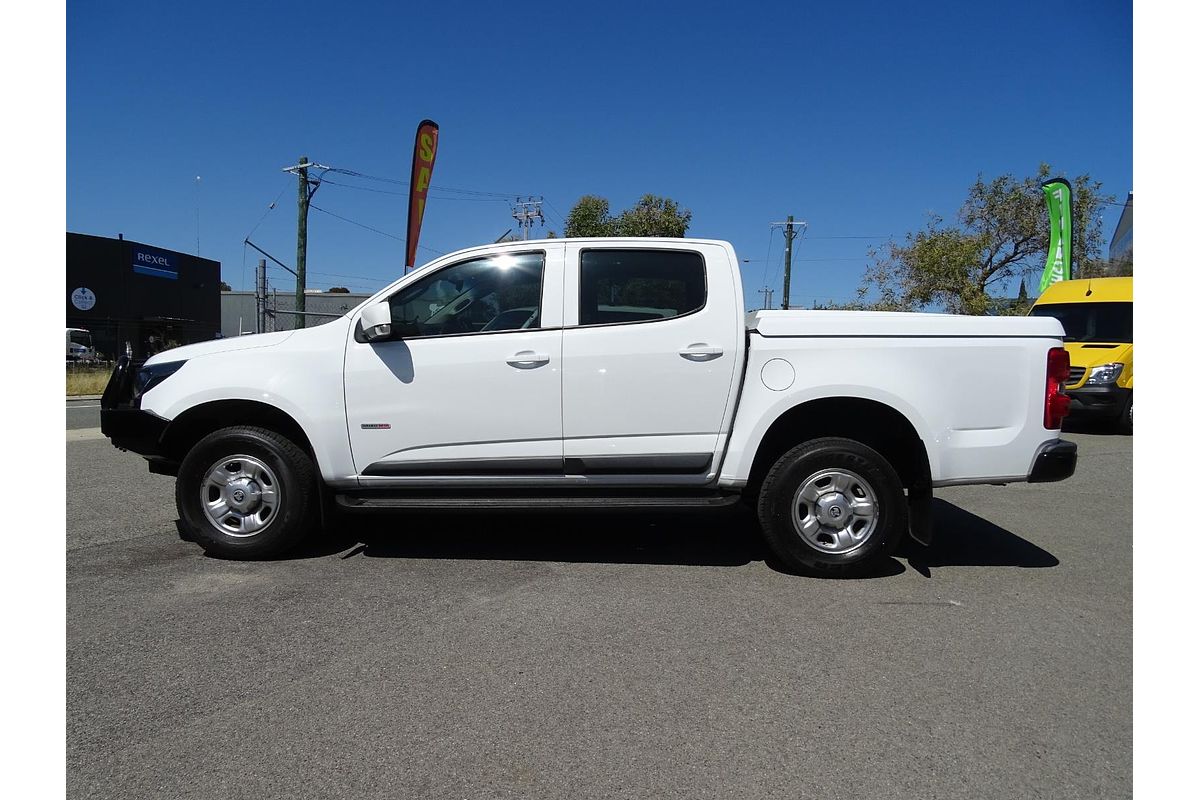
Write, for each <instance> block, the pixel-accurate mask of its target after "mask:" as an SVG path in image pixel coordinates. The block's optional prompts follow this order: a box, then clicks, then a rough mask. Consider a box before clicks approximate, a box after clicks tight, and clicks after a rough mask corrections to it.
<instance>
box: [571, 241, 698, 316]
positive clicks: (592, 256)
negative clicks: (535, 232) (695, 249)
mask: <svg viewBox="0 0 1200 800" xmlns="http://www.w3.org/2000/svg"><path fill="white" fill-rule="evenodd" d="M706 293H707V289H706V286H705V282H704V259H703V257H702V256H701V255H700V254H699V253H691V252H684V251H679V250H608V249H603V250H584V251H583V253H582V254H581V255H580V260H579V324H580V325H613V324H621V323H629V322H655V321H658V320H663V319H670V318H672V317H680V316H683V315H684V314H691V313H692V312H694V311H698V310H700V309H701V308H703V307H704V303H705V299H706Z"/></svg>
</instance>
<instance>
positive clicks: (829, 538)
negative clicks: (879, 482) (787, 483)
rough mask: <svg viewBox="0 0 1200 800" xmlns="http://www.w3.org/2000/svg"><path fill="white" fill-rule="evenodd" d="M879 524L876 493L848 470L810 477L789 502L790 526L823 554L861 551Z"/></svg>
mask: <svg viewBox="0 0 1200 800" xmlns="http://www.w3.org/2000/svg"><path fill="white" fill-rule="evenodd" d="M878 523H879V503H878V501H877V500H876V499H875V490H874V489H872V488H871V484H869V483H867V482H866V481H865V480H863V479H862V477H861V476H859V475H857V474H856V473H854V472H851V471H850V470H848V469H823V470H821V471H820V472H817V473H815V474H813V475H810V476H809V477H808V478H806V479H805V480H804V482H802V483H801V484H800V488H799V489H797V490H796V496H795V497H794V498H793V499H792V524H793V525H794V526H795V528H796V531H797V532H798V533H799V534H800V536H801V538H802V539H804V541H805V542H806V543H807V544H808V545H809V546H810V547H812V548H813V549H815V550H820V551H821V552H823V553H849V552H850V551H851V550H854V549H855V548H858V547H861V546H862V545H863V543H864V542H866V541H867V539H869V538H871V534H872V533H874V532H875V527H876V526H877V525H878Z"/></svg>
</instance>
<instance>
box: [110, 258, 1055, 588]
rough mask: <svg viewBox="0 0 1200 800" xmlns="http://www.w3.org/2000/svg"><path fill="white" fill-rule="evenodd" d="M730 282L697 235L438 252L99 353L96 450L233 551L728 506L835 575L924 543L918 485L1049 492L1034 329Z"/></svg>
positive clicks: (1047, 343) (216, 549)
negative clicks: (181, 335) (282, 310)
mask: <svg viewBox="0 0 1200 800" xmlns="http://www.w3.org/2000/svg"><path fill="white" fill-rule="evenodd" d="M738 264H739V262H738V259H737V256H736V255H735V253H734V250H733V247H732V246H731V245H730V244H728V243H727V242H721V241H711V240H700V239H657V238H655V239H616V238H614V239H565V240H563V239H556V240H547V241H529V242H512V243H505V244H497V245H489V246H486V247H477V248H472V249H468V250H463V251H460V252H457V253H453V254H450V255H447V256H444V257H442V258H439V259H438V260H436V261H434V262H431V263H429V264H427V265H425V266H424V267H422V268H421V269H419V270H416V271H414V272H412V273H410V274H409V275H406V276H405V277H403V278H401V279H400V280H398V281H396V282H395V283H393V284H391V285H390V286H388V287H387V288H386V289H384V290H382V291H380V292H379V293H378V294H376V295H375V296H373V297H372V298H370V299H369V300H367V301H366V302H364V303H363V304H361V305H360V306H358V307H357V308H355V309H354V310H352V311H351V312H349V313H347V314H346V315H345V316H344V317H341V318H339V319H337V320H335V321H333V322H330V323H328V324H325V325H322V326H320V327H317V328H311V329H306V330H298V331H288V332H279V333H268V334H261V335H255V336H245V337H239V338H237V339H226V340H221V341H214V342H206V343H202V344H194V345H189V346H186V347H180V348H176V349H173V350H170V351H167V352H164V353H160V354H158V355H156V356H154V357H152V358H150V359H149V360H147V361H145V362H144V363H135V362H130V361H127V360H122V361H121V362H120V363H119V364H118V365H117V367H116V369H115V370H114V372H113V376H112V378H111V379H110V381H109V385H108V387H107V389H106V391H105V393H104V398H103V400H102V403H101V405H102V411H101V421H102V427H103V431H104V433H105V435H107V436H108V437H110V438H111V440H112V442H113V444H114V445H116V446H117V447H119V448H122V449H127V450H132V451H134V452H136V453H140V454H141V455H143V456H145V457H146V458H147V459H148V460H149V463H150V469H151V470H152V471H154V472H159V473H165V474H170V475H175V476H176V484H175V487H176V488H175V500H176V503H177V506H178V511H179V516H180V519H181V521H182V523H183V525H184V526H185V527H186V528H187V529H188V531H189V532H190V533H191V535H192V537H193V538H194V540H195V541H196V542H198V543H199V544H200V545H201V546H202V547H204V549H206V550H208V551H210V552H212V553H215V554H219V555H221V556H225V557H233V558H255V557H264V556H269V555H274V554H277V553H279V552H281V551H283V550H285V549H286V548H288V547H292V546H294V545H295V544H296V543H297V542H298V541H300V540H301V539H302V538H303V537H304V536H305V535H306V534H308V533H309V532H310V531H311V530H313V529H315V528H317V527H318V523H319V521H320V520H322V519H323V518H324V517H325V515H327V514H329V513H331V512H332V511H333V510H335V509H338V510H341V511H350V512H367V511H397V512H403V511H405V510H417V509H421V510H428V509H454V508H485V509H489V508H490V509H506V508H558V509H572V508H578V509H621V508H625V509H643V508H658V507H670V508H708V507H717V506H723V505H728V504H732V503H736V502H738V501H745V502H748V503H750V504H751V505H752V506H753V508H755V509H756V511H757V514H758V517H759V520H760V521H761V524H762V528H763V532H764V535H765V537H766V539H767V541H768V543H769V544H770V546H771V547H772V548H773V549H774V551H775V552H776V553H777V554H778V556H779V557H780V558H781V559H782V560H783V561H785V562H786V563H787V564H789V565H790V566H792V567H794V568H798V569H803V570H808V571H812V572H846V571H853V570H858V569H861V568H863V567H865V566H867V565H869V564H871V562H873V561H876V560H878V559H882V558H886V557H887V556H888V555H890V554H891V553H892V552H893V551H894V550H895V548H896V546H897V544H898V543H899V541H900V539H901V537H903V536H904V535H905V533H906V532H911V533H912V534H913V535H914V536H915V537H916V538H918V539H919V540H922V541H925V542H928V540H929V536H930V535H931V534H930V531H929V505H930V498H931V493H932V490H933V488H935V487H938V486H947V485H951V484H969V483H1007V482H1013V481H1054V480H1061V479H1063V478H1066V477H1068V476H1069V475H1071V474H1072V473H1073V471H1074V468H1075V445H1074V444H1073V443H1071V442H1068V441H1064V440H1061V439H1060V438H1059V428H1060V425H1061V421H1062V419H1063V417H1064V416H1065V414H1066V413H1067V407H1068V404H1069V400H1068V398H1067V397H1066V395H1065V394H1063V391H1062V387H1063V381H1065V380H1066V379H1067V376H1068V368H1069V364H1068V360H1067V354H1066V351H1065V350H1063V348H1062V346H1061V345H1062V337H1063V329H1062V325H1061V324H1060V323H1059V322H1058V320H1056V319H1053V318H1046V317H1024V318H1021V317H960V316H951V315H941V314H894V313H876V312H843V311H759V312H755V313H752V314H749V315H747V314H746V313H745V312H744V310H743V309H744V308H745V305H744V298H743V293H742V283H741V279H740V273H739V269H738ZM514 311H515V312H517V313H513V312H514ZM564 535H569V534H564Z"/></svg>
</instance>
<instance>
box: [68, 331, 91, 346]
mask: <svg viewBox="0 0 1200 800" xmlns="http://www.w3.org/2000/svg"><path fill="white" fill-rule="evenodd" d="M71 344H81V345H83V346H84V347H91V346H92V334H91V333H89V332H88V331H71Z"/></svg>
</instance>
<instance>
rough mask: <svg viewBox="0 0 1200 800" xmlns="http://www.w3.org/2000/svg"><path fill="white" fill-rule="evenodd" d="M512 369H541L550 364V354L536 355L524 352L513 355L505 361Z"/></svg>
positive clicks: (527, 351)
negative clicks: (542, 366) (543, 365)
mask: <svg viewBox="0 0 1200 800" xmlns="http://www.w3.org/2000/svg"><path fill="white" fill-rule="evenodd" d="M504 361H505V363H507V364H508V365H509V366H510V367H516V368H517V369H533V368H534V367H540V366H541V365H542V364H549V363H550V355H549V354H548V353H535V352H533V351H532V350H522V351H521V352H519V353H513V354H512V355H511V356H509V357H508V358H506V359H504Z"/></svg>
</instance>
